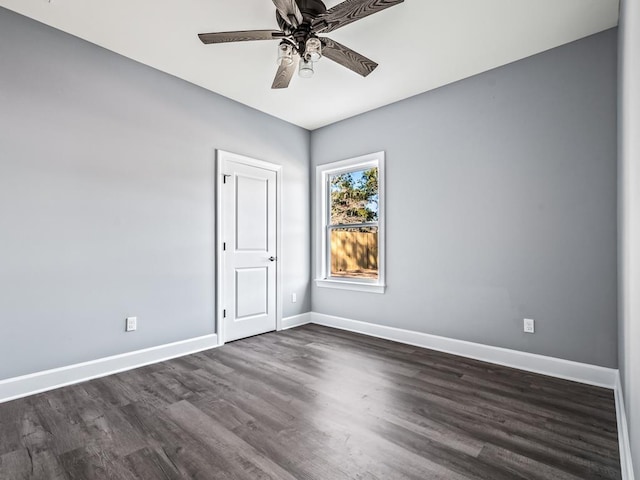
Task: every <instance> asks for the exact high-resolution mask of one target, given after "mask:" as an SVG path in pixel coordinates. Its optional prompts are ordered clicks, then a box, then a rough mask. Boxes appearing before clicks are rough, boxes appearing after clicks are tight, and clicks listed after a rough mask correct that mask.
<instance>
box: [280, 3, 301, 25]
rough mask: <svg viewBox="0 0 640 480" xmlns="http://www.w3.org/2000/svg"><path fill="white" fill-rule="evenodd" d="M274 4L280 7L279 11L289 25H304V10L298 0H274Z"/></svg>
mask: <svg viewBox="0 0 640 480" xmlns="http://www.w3.org/2000/svg"><path fill="white" fill-rule="evenodd" d="M273 4H274V5H275V6H276V8H277V9H278V13H279V14H280V16H281V17H282V19H283V20H284V21H285V22H287V23H288V24H289V25H293V26H294V27H297V26H298V25H302V22H303V21H304V19H303V18H302V12H300V8H299V7H298V4H297V3H296V0H273Z"/></svg>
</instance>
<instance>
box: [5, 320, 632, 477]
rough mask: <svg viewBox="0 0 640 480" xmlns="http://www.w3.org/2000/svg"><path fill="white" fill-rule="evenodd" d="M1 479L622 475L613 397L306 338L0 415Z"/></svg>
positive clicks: (304, 332) (262, 341)
mask: <svg viewBox="0 0 640 480" xmlns="http://www.w3.org/2000/svg"><path fill="white" fill-rule="evenodd" d="M0 478H2V479H3V480H4V479H11V480H18V479H32V478H36V479H47V480H49V479H52V480H58V479H82V480H97V479H103V478H104V479H151V480H160V479H183V478H195V479H234V480H236V479H274V480H303V479H309V480H311V479H322V480H340V479H380V480H393V479H417V480H418V479H419V480H425V479H446V480H470V479H489V480H502V479H504V480H507V479H508V480H514V479H515V480H517V479H540V480H543V479H544V480H549V479H572V480H578V479H579V480H585V479H600V478H602V479H619V478H621V477H620V468H619V458H618V444H617V434H616V416H615V409H614V399H613V394H612V392H611V391H609V390H605V389H600V388H595V387H589V386H585V385H580V384H577V383H572V382H568V381H563V380H557V379H553V378H548V377H543V376H540V375H535V374H528V373H524V372H520V371H517V370H512V369H508V368H503V367H498V366H495V365H489V364H486V363H482V362H478V361H474V360H468V359H464V358H460V357H455V356H452V355H447V354H443V353H438V352H432V351H429V350H423V349H419V348H415V347H411V346H407V345H401V344H396V343H392V342H388V341H384V340H378V339H374V338H369V337H365V336H360V335H356V334H352V333H347V332H342V331H338V330H333V329H328V328H324V327H319V326H305V327H300V328H296V329H294V330H289V331H286V332H282V333H271V334H267V335H262V336H258V337H254V338H249V339H246V340H241V341H238V342H234V343H231V344H228V345H226V346H224V347H222V348H218V349H215V350H211V351H209V352H204V353H200V354H196V355H190V356H188V357H183V358H180V359H176V360H172V361H168V362H164V363H161V364H157V365H152V366H149V367H144V368H140V369H137V370H133V371H130V372H125V373H121V374H118V375H113V376H110V377H106V378H102V379H98V380H93V381H90V382H86V383H82V384H79V385H75V386H71V387H66V388H62V389H59V390H55V391H52V392H48V393H44V394H40V395H36V396H33V397H29V398H26V399H21V400H16V401H13V402H9V403H5V404H1V405H0Z"/></svg>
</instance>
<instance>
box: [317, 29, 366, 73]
mask: <svg viewBox="0 0 640 480" xmlns="http://www.w3.org/2000/svg"><path fill="white" fill-rule="evenodd" d="M320 41H321V42H322V43H323V45H324V48H323V49H322V55H324V56H325V57H327V58H328V59H329V60H333V61H334V62H336V63H339V64H340V65H342V66H343V67H347V68H348V69H349V70H352V71H354V72H356V73H357V74H359V75H362V76H363V77H366V76H367V75H369V74H370V73H371V72H373V71H374V70H375V69H376V68H377V67H378V64H377V63H376V62H374V61H373V60H370V59H368V58H367V57H365V56H364V55H360V54H359V53H357V52H354V51H353V50H351V49H350V48H348V47H345V46H344V45H342V44H340V43H338V42H336V41H334V40H331V39H330V38H327V37H321V38H320Z"/></svg>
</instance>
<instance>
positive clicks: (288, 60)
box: [278, 42, 293, 67]
mask: <svg viewBox="0 0 640 480" xmlns="http://www.w3.org/2000/svg"><path fill="white" fill-rule="evenodd" d="M292 63H293V47H292V46H291V45H289V44H288V43H285V42H283V43H281V44H280V45H278V65H280V66H282V67H288V66H289V65H291V64H292Z"/></svg>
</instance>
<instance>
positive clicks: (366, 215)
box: [329, 167, 378, 225]
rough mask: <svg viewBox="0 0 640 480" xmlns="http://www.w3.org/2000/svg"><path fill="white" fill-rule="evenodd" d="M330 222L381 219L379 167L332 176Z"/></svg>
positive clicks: (330, 179) (341, 223)
mask: <svg viewBox="0 0 640 480" xmlns="http://www.w3.org/2000/svg"><path fill="white" fill-rule="evenodd" d="M329 192H330V194H331V198H330V202H331V219H330V225H350V224H351V225H352V224H355V223H369V222H377V221H378V168H377V167H375V168H369V169H366V170H358V171H355V172H348V173H341V174H339V175H331V176H330V177H329Z"/></svg>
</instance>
